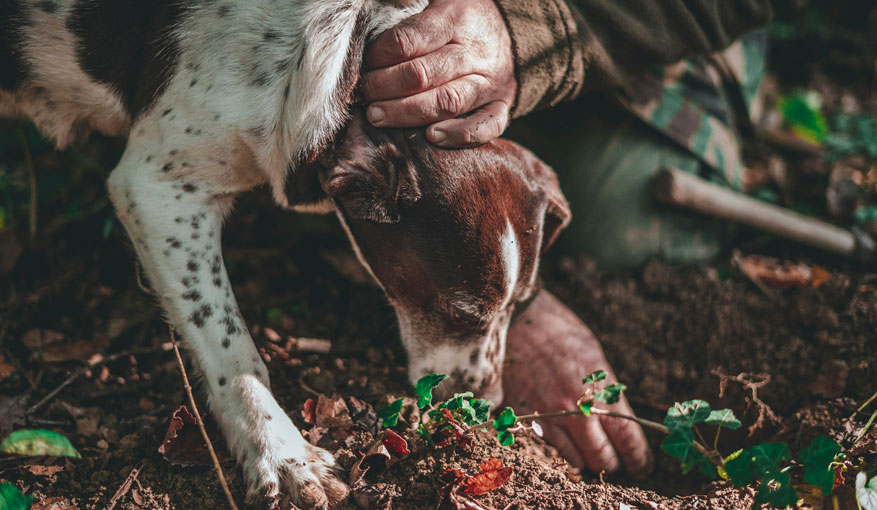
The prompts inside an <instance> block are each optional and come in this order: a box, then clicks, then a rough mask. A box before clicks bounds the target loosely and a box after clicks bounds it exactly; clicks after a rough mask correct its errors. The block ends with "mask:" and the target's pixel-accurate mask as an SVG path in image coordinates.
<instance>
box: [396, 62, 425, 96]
mask: <svg viewBox="0 0 877 510" xmlns="http://www.w3.org/2000/svg"><path fill="white" fill-rule="evenodd" d="M402 81H403V83H404V84H405V86H406V87H408V89H409V90H412V91H418V92H419V91H421V90H424V89H426V88H428V87H429V83H430V71H429V69H427V66H426V64H424V63H423V62H422V61H420V60H412V61H410V62H408V64H407V65H406V66H405V69H404V72H403V73H402Z"/></svg>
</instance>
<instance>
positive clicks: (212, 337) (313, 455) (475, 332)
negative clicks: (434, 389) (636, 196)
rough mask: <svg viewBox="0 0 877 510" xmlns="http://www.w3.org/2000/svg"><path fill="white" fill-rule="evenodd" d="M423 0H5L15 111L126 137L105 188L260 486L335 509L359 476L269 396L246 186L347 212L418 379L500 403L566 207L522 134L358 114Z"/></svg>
mask: <svg viewBox="0 0 877 510" xmlns="http://www.w3.org/2000/svg"><path fill="white" fill-rule="evenodd" d="M425 5H426V0H287V1H285V2H280V1H276V0H258V1H245V0H175V1H161V0H155V1H137V2H117V1H110V0H2V1H0V115H2V116H7V117H18V118H25V119H30V120H32V121H33V122H34V123H35V124H36V126H37V128H38V129H40V130H41V131H42V132H43V133H45V134H46V135H48V136H50V137H51V138H53V139H54V141H55V143H56V144H57V146H58V147H59V148H63V147H66V146H67V145H69V144H70V143H71V142H73V141H74V140H75V139H77V138H79V137H81V136H83V135H85V134H86V133H88V132H89V131H92V130H97V131H100V132H103V133H105V134H107V135H111V136H125V137H127V144H126V148H125V150H124V152H123V155H122V157H121V160H120V161H119V163H118V165H117V166H116V168H115V169H114V170H113V171H112V173H111V174H110V177H109V179H108V181H107V188H108V192H109V196H110V199H111V201H112V203H113V205H114V208H115V210H116V213H117V215H118V217H119V219H120V221H121V222H122V224H123V225H124V226H125V228H126V230H127V232H128V234H129V237H130V238H131V240H132V244H133V246H134V249H135V251H136V254H137V257H138V259H139V261H140V263H141V265H142V267H143V269H144V271H145V273H146V275H147V277H148V279H149V281H150V284H151V286H152V288H153V290H154V291H155V293H156V295H157V297H158V299H159V301H160V304H161V305H162V307H163V308H164V310H165V312H166V314H167V318H168V320H169V321H170V323H171V324H172V326H173V327H174V328H175V329H176V330H177V331H179V332H180V333H181V334H182V337H183V339H184V341H185V344H186V346H187V347H188V351H189V352H190V355H191V356H192V358H193V360H194V363H195V365H196V366H197V368H198V370H199V371H200V373H201V374H202V376H203V381H204V386H205V390H206V392H207V395H208V398H209V403H210V407H211V410H212V412H213V414H214V415H215V417H216V419H217V421H218V423H219V424H220V426H221V429H222V431H223V434H224V435H225V438H226V440H227V443H228V445H229V447H230V449H231V451H232V453H233V455H234V456H235V458H236V460H237V461H238V463H239V464H240V466H241V467H242V470H243V472H244V477H245V480H246V483H247V497H248V500H249V501H251V502H260V501H265V502H267V503H268V504H269V505H272V506H273V502H274V501H276V500H277V499H278V498H279V497H280V496H281V495H283V496H286V497H289V498H291V500H292V501H293V503H295V504H296V505H298V506H300V507H304V508H327V507H331V506H334V505H335V504H337V503H338V502H339V501H341V500H342V499H343V498H344V497H345V496H346V493H347V487H346V486H345V485H344V484H343V483H342V482H341V481H340V480H338V479H337V478H336V476H335V470H336V467H335V462H334V459H333V457H332V455H331V454H330V453H328V452H327V451H325V450H322V449H320V448H317V447H315V446H312V445H310V444H309V443H307V441H305V440H304V439H303V438H302V436H301V434H300V432H299V431H298V430H297V429H296V427H295V426H294V425H293V423H292V421H291V420H290V419H289V417H288V416H287V415H286V413H285V412H284V411H283V410H282V409H281V408H280V406H279V405H278V403H277V401H276V400H275V399H274V397H273V395H272V393H271V390H270V385H269V380H268V371H267V369H266V367H265V366H264V364H263V363H262V361H261V359H260V357H259V355H258V353H257V350H256V348H255V346H254V344H253V342H252V339H251V338H250V335H249V332H248V330H247V327H246V325H245V324H244V321H243V318H242V316H241V314H240V312H239V310H238V306H237V303H236V301H235V298H234V295H233V293H232V290H231V285H230V284H229V279H228V276H227V274H226V271H225V267H224V264H223V259H222V254H221V243H220V235H221V226H222V221H223V218H224V217H225V216H226V215H227V214H228V213H229V212H230V211H231V208H232V204H233V201H234V197H235V196H236V195H237V194H238V193H240V192H243V191H246V190H249V189H251V188H254V187H256V186H261V185H267V186H269V187H270V189H271V191H272V195H273V197H274V199H275V201H276V202H277V204H279V205H280V206H282V207H288V208H292V209H295V210H299V211H306V212H331V211H334V212H335V214H336V215H337V216H338V218H339V220H340V221H341V223H342V225H343V226H344V228H345V230H346V231H347V233H348V235H349V238H350V240H351V243H352V245H353V247H354V250H355V252H356V254H357V256H358V257H359V259H360V261H361V262H362V263H363V264H364V265H365V267H366V268H367V269H368V270H369V271H370V272H371V274H372V276H373V277H374V278H375V280H376V281H377V282H378V283H379V285H380V286H381V287H382V288H383V290H384V291H385V293H386V296H387V298H388V300H389V301H390V303H391V304H392V305H393V307H394V309H395V311H396V314H397V317H398V320H399V324H400V332H401V336H402V340H403V344H404V345H405V347H406V349H407V350H408V353H409V359H410V363H409V377H410V378H411V380H412V381H415V380H417V379H418V378H419V377H421V376H422V375H424V374H426V373H429V372H439V373H448V374H451V375H452V380H453V383H454V384H452V385H449V386H448V388H449V389H450V390H453V388H454V387H455V386H454V385H456V387H457V388H462V387H463V386H465V387H467V388H474V389H478V390H479V391H480V393H481V395H483V396H486V397H487V398H491V399H493V400H494V401H495V402H499V401H500V400H501V398H502V391H501V387H500V381H501V365H502V360H503V357H504V349H505V335H506V331H507V329H508V325H509V322H510V320H511V316H512V313H513V312H514V309H515V307H516V306H517V305H518V304H519V303H523V302H526V301H527V299H529V298H530V297H531V296H532V295H533V294H534V292H535V290H536V289H535V287H536V271H537V267H538V263H539V258H540V255H541V253H542V252H543V251H544V250H545V249H546V248H547V247H548V246H549V245H550V244H551V242H552V241H553V239H554V237H555V236H556V235H557V233H558V232H559V231H560V229H562V228H563V226H565V225H566V223H567V222H568V221H569V209H568V206H567V204H566V201H565V200H564V198H563V195H562V194H561V193H560V190H559V188H558V185H557V179H556V177H555V176H554V174H553V172H552V171H551V169H550V168H548V167H547V166H546V165H545V164H544V163H542V162H541V161H539V160H538V159H537V158H536V157H535V156H533V155H532V154H531V153H529V152H527V151H526V150H525V149H523V148H522V147H520V146H518V145H515V144H513V143H511V142H508V141H503V140H498V141H495V142H492V143H490V144H487V145H485V146H483V147H480V148H477V149H470V150H463V151H448V150H440V149H438V148H436V147H433V146H431V145H430V144H429V143H427V142H426V140H425V138H424V136H423V133H422V132H419V131H417V130H387V131H379V130H376V129H374V128H372V127H371V126H369V125H368V123H367V122H365V121H364V120H363V118H362V114H361V112H360V113H358V114H357V115H354V116H353V117H352V118H351V116H350V113H349V112H350V105H351V103H352V101H353V99H354V90H355V84H356V80H357V77H358V68H359V64H360V58H361V54H362V51H363V48H364V45H365V42H366V41H368V40H371V39H373V38H374V37H376V36H377V35H378V34H380V33H381V32H383V31H384V30H386V29H387V28H390V27H392V26H394V25H395V24H396V23H398V22H399V21H401V20H403V19H405V18H406V17H408V16H410V15H412V14H414V13H417V12H419V11H421V10H422V9H423V8H424V7H425ZM345 126H346V127H345Z"/></svg>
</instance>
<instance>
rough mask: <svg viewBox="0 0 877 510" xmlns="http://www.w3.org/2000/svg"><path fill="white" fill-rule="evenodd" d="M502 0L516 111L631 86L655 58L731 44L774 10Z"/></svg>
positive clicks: (753, 4) (694, 1)
mask: <svg viewBox="0 0 877 510" xmlns="http://www.w3.org/2000/svg"><path fill="white" fill-rule="evenodd" d="M786 1H789V0H786ZM793 1H794V0H793ZM496 3H497V5H498V6H499V9H500V11H501V12H502V14H503V17H504V18H505V21H506V24H507V25H508V28H509V32H510V33H511V38H512V47H513V52H514V57H515V73H516V77H517V81H518V92H517V98H516V101H515V107H514V110H513V115H514V116H515V117H519V116H521V115H524V114H526V113H528V112H530V111H533V110H536V109H540V108H545V107H548V106H552V105H555V104H557V103H559V102H561V101H564V100H568V99H572V98H574V97H576V96H578V95H579V94H580V93H582V92H583V91H587V90H596V89H618V88H623V87H624V85H625V83H626V82H627V81H628V80H630V79H631V77H633V76H635V75H636V74H637V73H640V72H642V71H643V70H645V69H648V68H650V67H652V66H655V65H661V64H670V63H673V62H676V61H678V60H680V59H682V58H683V57H686V56H691V55H695V54H701V53H709V52H712V51H718V50H721V49H724V48H725V47H727V46H728V45H730V44H731V43H732V42H733V41H734V39H736V38H737V37H739V36H740V35H742V34H744V33H745V32H747V31H749V30H751V29H753V28H756V27H759V26H762V25H764V24H766V23H767V22H768V21H769V20H770V19H771V17H772V15H773V5H772V3H771V1H770V0H496Z"/></svg>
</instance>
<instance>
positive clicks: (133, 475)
mask: <svg viewBox="0 0 877 510" xmlns="http://www.w3.org/2000/svg"><path fill="white" fill-rule="evenodd" d="M143 462H144V461H142V460H141V461H140V463H139V464H137V465H136V466H134V468H133V469H132V470H131V472H130V473H128V477H127V478H125V481H124V482H123V483H122V486H121V487H119V490H117V491H116V493H115V494H113V497H112V498H111V499H110V505H109V506H108V507H106V508H105V509H104V510H113V509H114V508H116V505H117V504H118V503H119V500H120V499H122V498H123V497H124V496H125V494H128V491H130V490H131V484H133V483H134V480H137V476H138V475H139V474H140V470H141V469H143ZM138 483H139V482H138Z"/></svg>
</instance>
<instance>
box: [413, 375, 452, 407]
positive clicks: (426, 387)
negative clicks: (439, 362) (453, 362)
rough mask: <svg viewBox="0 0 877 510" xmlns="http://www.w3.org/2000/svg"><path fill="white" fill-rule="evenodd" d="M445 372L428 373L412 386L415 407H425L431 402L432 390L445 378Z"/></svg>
mask: <svg viewBox="0 0 877 510" xmlns="http://www.w3.org/2000/svg"><path fill="white" fill-rule="evenodd" d="M447 378H448V376H447V375H445V374H429V375H425V376H423V377H421V378H420V379H419V380H418V381H417V384H416V385H415V386H414V394H415V395H417V407H418V408H420V409H425V408H426V407H428V406H429V404H431V403H432V390H433V388H435V387H436V386H438V385H439V384H441V382H442V381H444V380H445V379H447Z"/></svg>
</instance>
